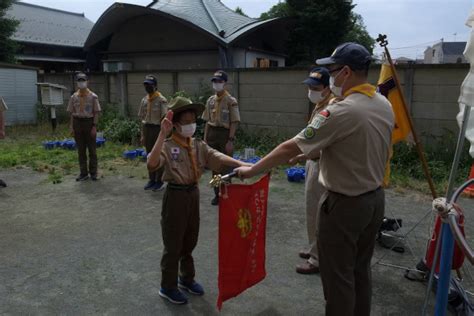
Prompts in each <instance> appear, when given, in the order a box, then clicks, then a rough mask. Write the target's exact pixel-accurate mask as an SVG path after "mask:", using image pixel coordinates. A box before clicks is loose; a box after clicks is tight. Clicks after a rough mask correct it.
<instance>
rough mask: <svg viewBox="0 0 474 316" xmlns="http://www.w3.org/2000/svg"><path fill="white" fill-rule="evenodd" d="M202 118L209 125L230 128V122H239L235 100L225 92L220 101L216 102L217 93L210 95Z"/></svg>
mask: <svg viewBox="0 0 474 316" xmlns="http://www.w3.org/2000/svg"><path fill="white" fill-rule="evenodd" d="M202 118H203V120H205V121H207V124H209V125H210V126H214V127H225V128H230V123H234V122H240V112H239V106H238V104H237V100H236V99H235V98H234V97H232V96H231V95H230V94H226V95H225V96H223V97H222V100H221V101H220V102H217V95H213V96H211V97H210V98H209V99H208V100H207V103H206V109H205V110H204V113H203V114H202Z"/></svg>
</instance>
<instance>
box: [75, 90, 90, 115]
mask: <svg viewBox="0 0 474 316" xmlns="http://www.w3.org/2000/svg"><path fill="white" fill-rule="evenodd" d="M90 93H91V90H89V89H88V88H86V89H83V90H81V89H79V90H77V95H78V96H79V113H82V112H84V105H85V103H86V97H87V96H88V95H89V94H90Z"/></svg>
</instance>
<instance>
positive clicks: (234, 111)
mask: <svg viewBox="0 0 474 316" xmlns="http://www.w3.org/2000/svg"><path fill="white" fill-rule="evenodd" d="M227 79H228V76H227V73H225V72H224V71H222V70H219V71H217V72H216V73H215V74H214V76H213V77H212V78H211V82H212V88H213V90H214V91H215V92H216V94H215V95H213V96H211V97H210V98H209V100H207V104H206V109H205V110H204V113H203V115H202V118H203V120H205V121H207V123H206V127H205V129H204V141H205V142H206V143H207V144H208V145H209V146H211V147H212V148H214V149H216V150H218V151H220V152H221V153H224V154H226V155H229V156H232V155H233V151H234V140H235V132H236V131H237V127H238V124H239V122H240V112H239V106H238V104H237V100H236V99H235V98H234V97H232V96H231V95H230V94H229V92H227V90H225V84H226V83H227ZM214 193H215V196H214V199H213V200H212V202H211V204H212V205H218V204H219V188H215V189H214Z"/></svg>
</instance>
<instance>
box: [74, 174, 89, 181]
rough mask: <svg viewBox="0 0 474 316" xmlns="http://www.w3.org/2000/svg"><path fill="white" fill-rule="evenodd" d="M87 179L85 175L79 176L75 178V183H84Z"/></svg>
mask: <svg viewBox="0 0 474 316" xmlns="http://www.w3.org/2000/svg"><path fill="white" fill-rule="evenodd" d="M87 179H89V176H88V175H87V174H80V175H79V176H78V177H77V178H76V181H86V180H87Z"/></svg>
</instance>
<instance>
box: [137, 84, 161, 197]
mask: <svg viewBox="0 0 474 316" xmlns="http://www.w3.org/2000/svg"><path fill="white" fill-rule="evenodd" d="M143 85H144V87H145V91H146V92H147V95H146V96H145V97H144V98H143V99H142V102H141V103H140V109H139V110H138V118H139V119H140V120H141V122H142V134H141V143H142V144H144V145H145V148H146V152H147V153H149V152H151V150H152V149H153V145H155V142H156V139H157V138H158V135H159V134H160V123H161V119H162V118H163V116H164V114H165V113H166V111H167V103H168V101H167V100H166V98H165V97H164V96H163V95H161V93H160V92H158V80H157V79H156V77H154V76H152V75H148V76H146V77H145V81H144V82H143ZM148 177H149V180H148V183H147V184H146V185H145V188H144V189H145V190H153V191H159V190H162V189H163V181H162V177H163V168H160V169H158V170H157V171H153V172H148Z"/></svg>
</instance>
